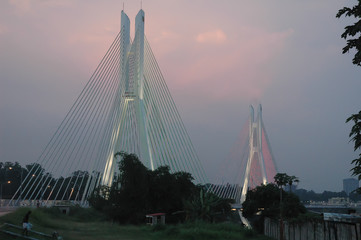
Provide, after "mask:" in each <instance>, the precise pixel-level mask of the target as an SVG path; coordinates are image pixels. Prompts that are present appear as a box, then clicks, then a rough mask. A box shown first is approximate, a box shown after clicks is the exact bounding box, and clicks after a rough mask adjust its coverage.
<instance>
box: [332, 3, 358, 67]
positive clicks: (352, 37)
mask: <svg viewBox="0 0 361 240" xmlns="http://www.w3.org/2000/svg"><path fill="white" fill-rule="evenodd" d="M343 15H345V16H346V17H353V18H355V19H356V22H355V23H354V24H353V25H349V26H346V27H345V31H344V32H343V33H342V35H341V37H342V38H344V39H346V40H347V44H346V46H345V47H344V48H343V49H342V53H343V54H344V53H347V52H349V51H350V50H351V49H353V48H355V50H356V53H355V56H354V58H353V59H352V63H353V64H355V65H358V66H361V1H360V0H358V3H357V4H356V5H355V6H353V7H352V8H349V7H344V8H342V9H340V10H339V11H338V13H337V15H336V17H337V18H340V17H341V16H343Z"/></svg>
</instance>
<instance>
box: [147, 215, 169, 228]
mask: <svg viewBox="0 0 361 240" xmlns="http://www.w3.org/2000/svg"><path fill="white" fill-rule="evenodd" d="M145 217H146V218H147V224H149V225H152V226H153V225H156V224H165V213H152V214H147V215H145Z"/></svg>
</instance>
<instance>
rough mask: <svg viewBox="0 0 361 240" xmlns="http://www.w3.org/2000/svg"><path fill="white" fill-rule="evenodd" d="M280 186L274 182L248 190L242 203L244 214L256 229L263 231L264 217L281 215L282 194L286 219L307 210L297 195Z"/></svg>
mask: <svg viewBox="0 0 361 240" xmlns="http://www.w3.org/2000/svg"><path fill="white" fill-rule="evenodd" d="M281 176H282V175H281ZM280 179H283V178H280ZM282 183H284V185H283V186H286V185H287V184H288V182H287V181H282ZM279 186H281V185H279ZM279 186H277V185H276V184H273V183H269V184H267V185H261V186H258V187H256V188H255V189H252V190H250V191H248V193H247V197H246V201H244V203H243V204H242V206H243V216H244V217H246V218H247V219H249V220H250V221H251V222H252V225H253V226H254V227H255V229H256V230H258V231H260V232H262V231H263V220H264V217H270V218H273V219H278V218H279V217H280V210H281V201H280V198H281V196H283V203H284V204H283V205H282V215H283V216H282V217H284V218H286V219H290V218H296V217H297V216H298V215H299V214H302V213H305V212H306V209H305V207H304V206H303V205H302V203H301V202H300V200H299V198H298V197H297V196H296V195H294V194H293V193H287V192H285V191H284V190H283V189H282V188H281V187H279ZM280 191H281V193H282V195H281V194H280Z"/></svg>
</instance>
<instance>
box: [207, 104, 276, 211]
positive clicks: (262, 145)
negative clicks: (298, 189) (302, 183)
mask: <svg viewBox="0 0 361 240" xmlns="http://www.w3.org/2000/svg"><path fill="white" fill-rule="evenodd" d="M276 173H277V170H276V165H275V162H274V157H273V154H272V151H271V146H270V143H269V140H268V136H267V133H266V130H265V127H264V124H263V119H262V106H261V105H259V107H258V111H257V116H255V114H254V108H253V107H252V106H250V117H249V121H248V122H247V124H245V125H244V126H243V128H242V130H241V133H240V136H239V138H238V139H237V141H236V144H235V145H234V146H233V148H232V149H231V151H230V154H229V155H228V156H227V157H226V158H225V159H224V160H223V161H222V166H221V167H220V168H219V177H220V178H219V179H218V181H217V182H216V183H215V184H212V185H211V187H210V188H209V191H211V192H213V193H215V194H216V195H218V196H219V197H221V198H226V199H234V200H235V203H237V204H240V203H243V202H244V201H245V200H246V194H247V191H248V189H252V188H255V187H257V186H259V185H261V184H267V183H270V182H273V178H274V176H275V175H276Z"/></svg>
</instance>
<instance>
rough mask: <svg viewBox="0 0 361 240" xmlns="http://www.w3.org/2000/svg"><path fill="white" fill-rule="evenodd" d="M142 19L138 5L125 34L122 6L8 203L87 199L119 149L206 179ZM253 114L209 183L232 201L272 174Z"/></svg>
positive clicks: (104, 180) (111, 170)
mask: <svg viewBox="0 0 361 240" xmlns="http://www.w3.org/2000/svg"><path fill="white" fill-rule="evenodd" d="M144 24H145V13H144V11H143V10H140V11H139V12H138V14H137V16H136V18H135V36H134V39H131V37H130V20H129V18H128V16H127V15H126V14H125V13H124V11H122V13H121V29H120V32H119V34H118V35H117V36H116V38H115V40H114V41H113V43H112V44H111V46H110V48H109V49H108V51H107V52H106V54H105V56H104V57H103V59H102V60H101V62H100V63H99V65H98V67H97V68H96V70H95V71H94V73H93V75H92V76H91V78H90V80H89V81H88V83H87V84H86V86H85V87H84V89H83V90H82V92H81V93H80V95H79V97H78V98H77V100H76V101H75V103H74V104H73V106H72V107H71V109H70V110H69V112H68V113H67V115H66V116H65V118H64V120H63V121H62V122H61V124H60V126H59V127H58V129H57V130H56V132H55V133H54V135H53V136H52V138H51V140H50V141H49V143H48V144H47V145H46V147H45V148H44V150H43V152H42V154H41V155H40V157H39V159H38V161H37V163H35V164H33V165H32V167H31V169H29V171H28V173H27V174H26V175H24V176H23V175H22V183H21V186H20V187H19V189H18V190H17V192H16V193H15V194H14V196H13V198H12V199H11V201H10V205H19V204H21V203H24V201H25V204H34V202H35V201H41V202H43V204H47V205H51V204H54V201H55V200H56V201H58V200H65V201H69V200H70V201H76V202H77V203H79V204H81V205H86V204H87V199H88V197H89V196H90V194H91V193H92V191H93V190H94V188H96V187H97V186H99V185H107V186H111V184H112V182H113V179H114V177H116V173H117V162H118V161H119V159H116V157H115V153H116V152H120V151H124V152H128V153H135V154H136V155H138V156H139V158H140V159H141V160H142V162H143V164H144V165H145V166H147V167H148V168H150V169H152V170H154V169H156V168H157V167H159V166H162V165H168V166H169V167H170V169H171V171H172V172H176V171H186V172H189V173H191V174H192V176H193V177H194V178H195V182H196V183H203V184H204V183H207V182H208V181H207V177H206V174H205V172H204V170H203V167H202V164H201V162H200V160H199V158H198V156H197V154H196V151H195V149H194V147H193V144H192V142H191V140H190V138H189V136H188V134H187V131H186V129H185V126H184V124H183V122H182V120H181V117H180V115H179V113H178V111H177V108H176V105H175V103H174V101H173V99H172V97H171V94H170V92H169V89H168V87H167V85H166V82H165V80H164V78H163V75H162V73H161V70H160V68H159V66H158V63H157V61H156V59H155V57H154V54H153V52H152V49H151V47H150V45H149V42H148V41H147V39H146V36H145V34H144ZM253 115H254V114H253V108H251V118H250V123H249V130H248V134H245V135H247V136H248V137H247V139H248V141H245V142H244V143H243V144H238V145H237V151H239V150H241V149H242V150H243V151H239V152H238V153H237V154H238V155H237V154H236V155H235V158H236V159H238V161H237V160H236V163H237V164H238V166H237V167H236V168H233V167H231V168H232V169H233V170H236V177H235V178H233V181H227V183H228V184H225V183H226V182H225V181H222V182H220V183H217V184H213V185H212V188H211V190H212V191H213V192H214V193H216V194H217V195H219V196H221V197H224V198H233V199H236V201H237V202H240V201H241V202H243V200H244V198H245V193H246V190H247V189H248V187H254V186H256V185H259V184H261V183H266V182H269V181H270V179H273V176H274V174H273V173H274V172H275V167H274V165H272V163H273V158H272V153H271V150H270V147H269V142H268V139H267V134H266V133H265V130H264V126H263V121H262V118H261V108H259V112H258V117H257V119H256V120H255V119H254V116H253ZM245 156H247V157H246V158H245ZM242 159H243V160H244V159H247V161H243V160H242ZM241 160H242V161H241ZM242 172H243V175H242V174H240V173H242ZM272 174H273V175H272ZM224 176H226V177H227V178H229V177H231V176H233V175H232V174H228V173H225V175H224ZM240 176H241V177H240ZM242 188H243V189H244V191H242Z"/></svg>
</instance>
